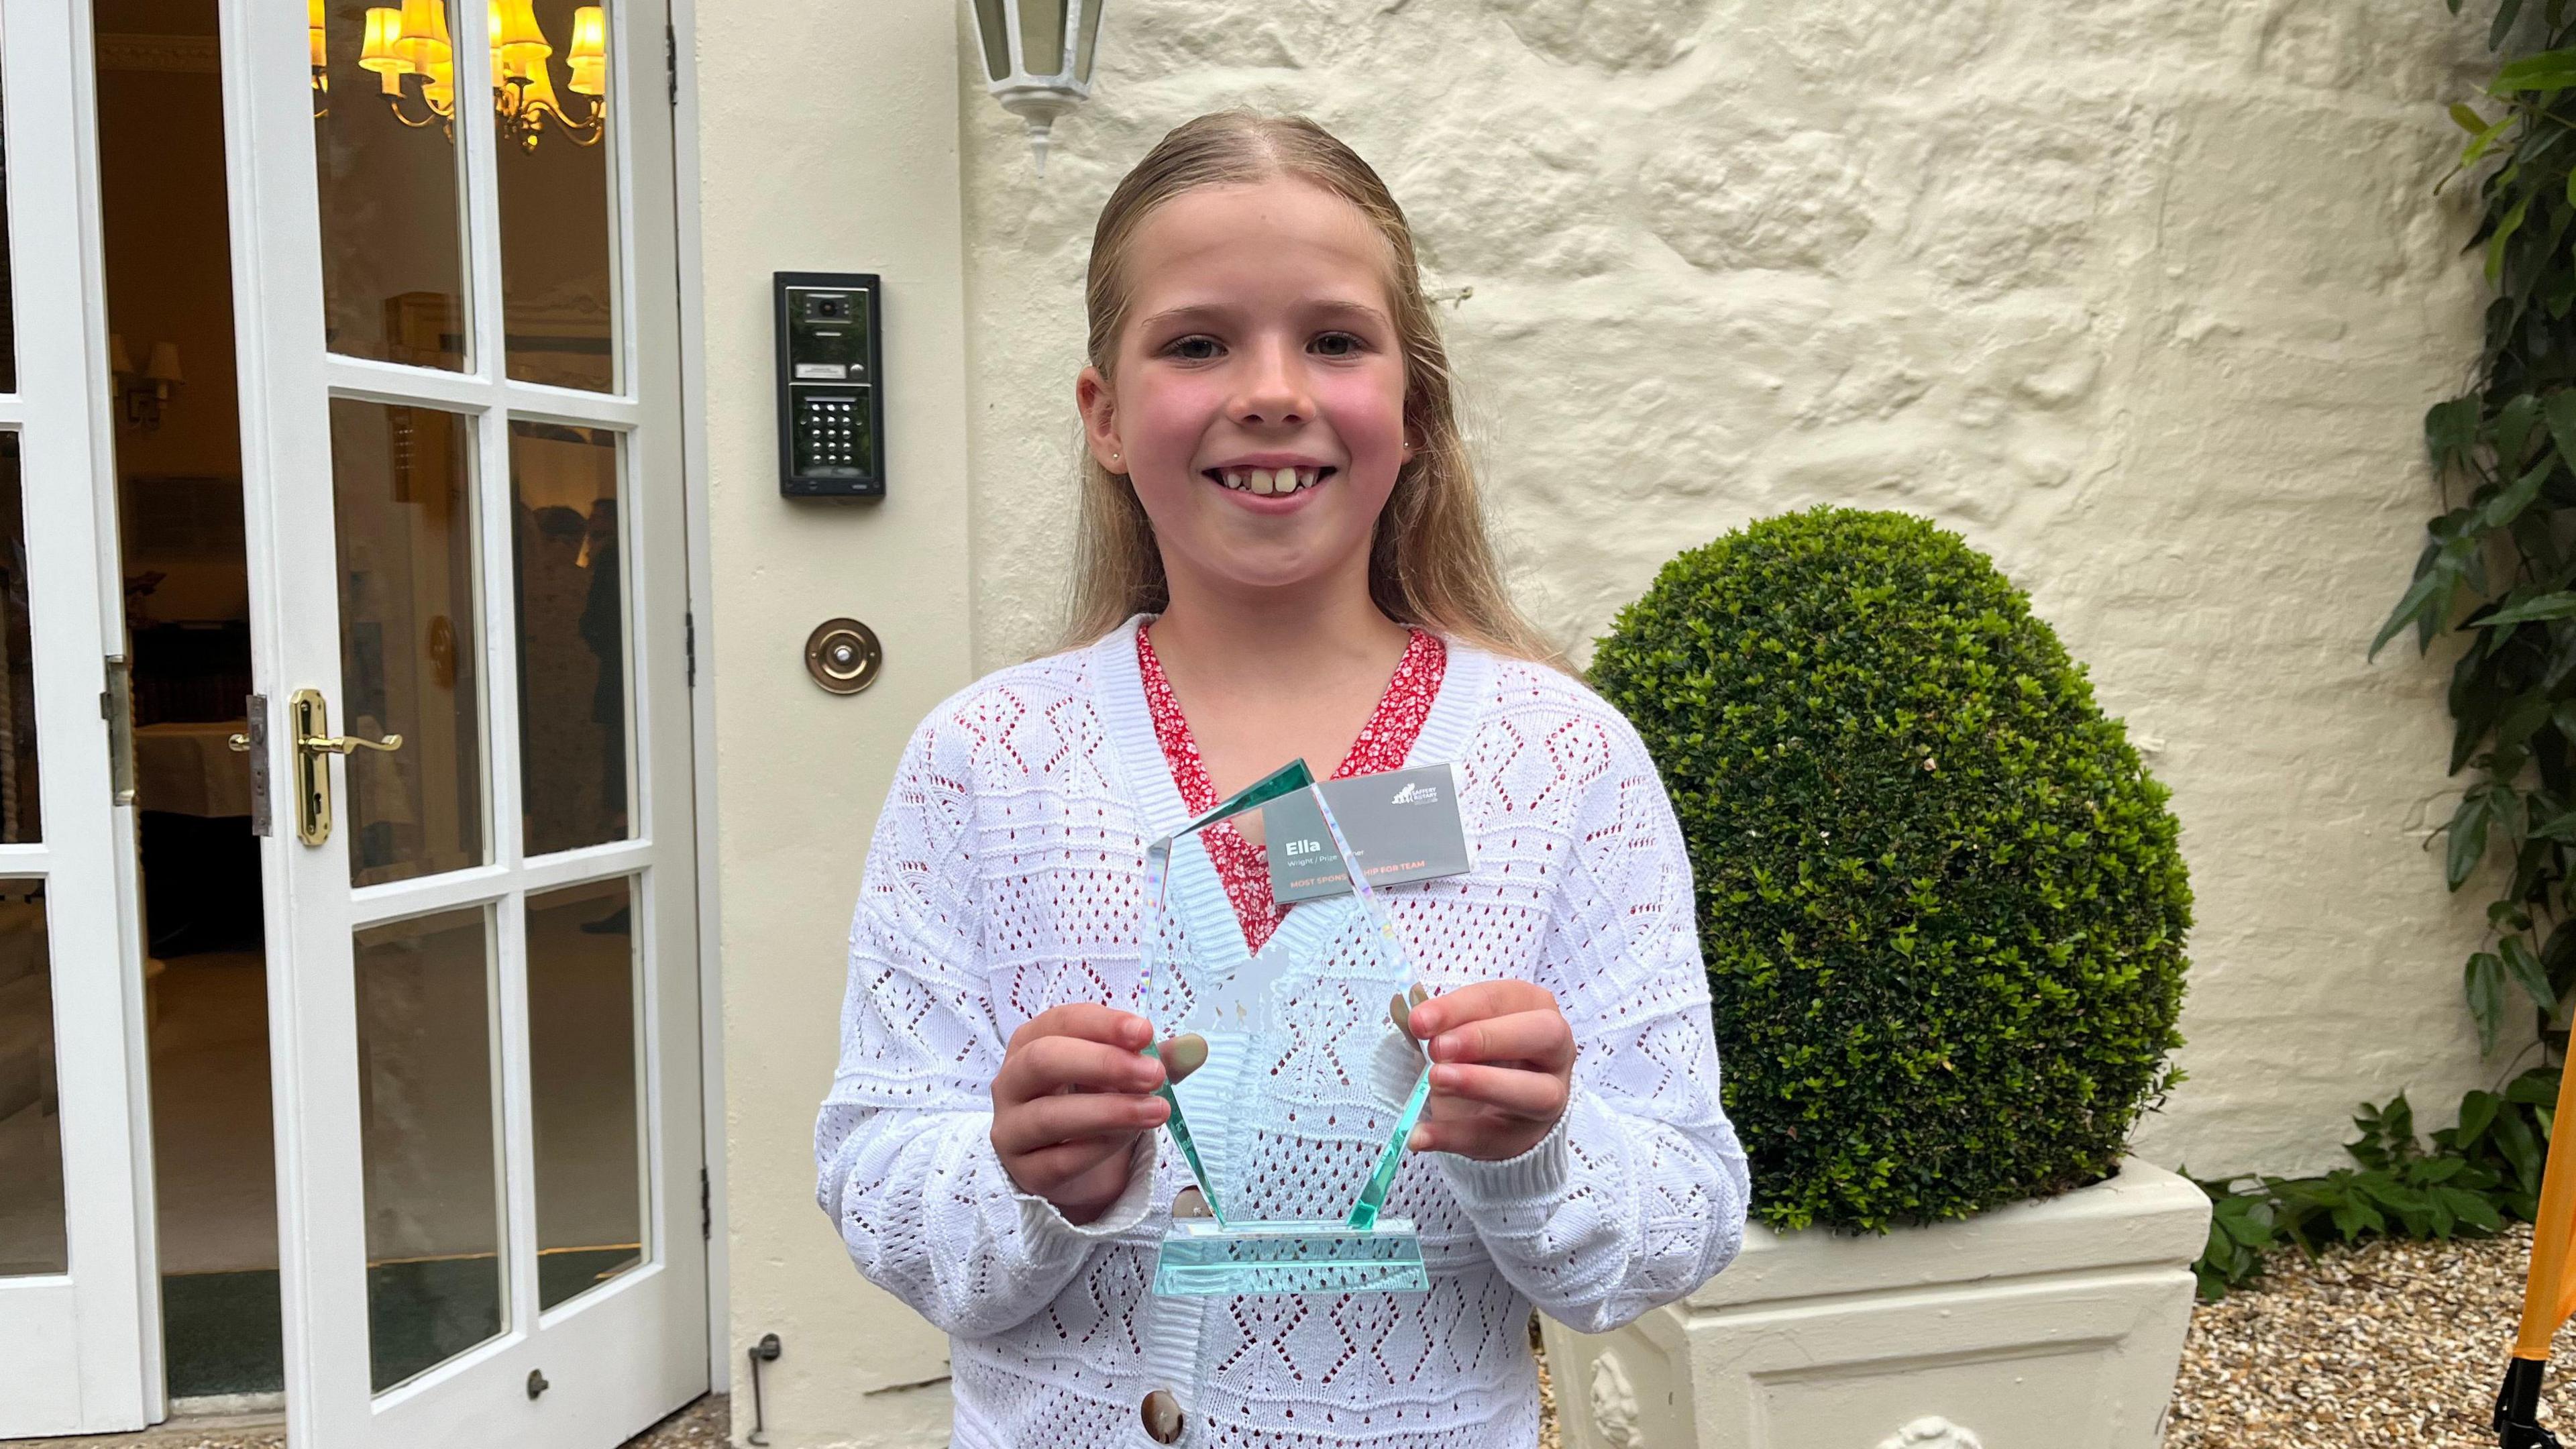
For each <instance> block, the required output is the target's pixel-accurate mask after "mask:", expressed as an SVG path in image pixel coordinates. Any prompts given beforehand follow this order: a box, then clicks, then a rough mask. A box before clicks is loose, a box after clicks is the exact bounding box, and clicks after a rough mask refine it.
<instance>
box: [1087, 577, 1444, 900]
mask: <svg viewBox="0 0 2576 1449" xmlns="http://www.w3.org/2000/svg"><path fill="white" fill-rule="evenodd" d="M1151 627H1152V626H1151V625H1147V624H1140V625H1138V626H1137V629H1136V666H1137V669H1138V671H1139V672H1141V673H1142V674H1143V675H1144V677H1145V704H1146V707H1147V708H1148V709H1149V710H1151V711H1152V713H1153V716H1154V738H1155V740H1156V741H1157V742H1159V743H1160V744H1161V745H1162V747H1163V759H1164V761H1165V762H1166V763H1168V764H1169V765H1170V766H1171V769H1172V783H1173V784H1174V785H1176V786H1178V787H1179V788H1180V792H1181V804H1182V805H1183V807H1185V808H1186V809H1187V810H1188V811H1189V812H1190V814H1192V815H1193V816H1196V815H1204V814H1206V813H1207V812H1208V811H1210V810H1214V809H1215V808H1216V807H1217V796H1216V782H1215V781H1213V780H1211V779H1209V778H1208V772H1207V763H1206V762H1205V761H1204V760H1201V759H1200V758H1199V747H1198V741H1196V740H1194V739H1192V738H1191V737H1190V726H1189V721H1187V720H1185V719H1183V718H1182V717H1181V705H1180V701H1179V700H1177V699H1175V698H1173V696H1172V682H1171V680H1170V679H1169V678H1167V677H1166V676H1165V675H1164V673H1163V665H1162V661H1161V660H1159V659H1157V658H1155V657H1154V645H1153V641H1152V640H1151V639H1149V638H1148V637H1147V631H1148V630H1149V629H1150V628H1151ZM1448 662H1449V648H1448V646H1447V645H1445V644H1443V643H1441V642H1440V636H1439V635H1437V634H1434V633H1432V632H1430V631H1429V630H1427V629H1420V628H1416V629H1414V630H1413V637H1412V638H1411V639H1410V640H1409V641H1407V643H1406V644H1405V646H1404V657H1403V658H1401V659H1399V660H1397V661H1396V664H1395V673H1394V674H1393V675H1392V676H1390V677H1389V678H1388V680H1387V682H1386V693H1384V694H1383V695H1380V696H1379V697H1378V702H1377V710H1376V712H1375V713H1373V714H1371V715H1370V716H1369V720H1368V723H1367V724H1364V725H1362V726H1360V732H1359V736H1358V738H1356V739H1354V740H1352V741H1351V752H1350V753H1349V754H1348V755H1347V756H1345V757H1343V760H1342V763H1341V765H1340V766H1339V767H1338V768H1337V769H1335V770H1334V771H1333V774H1332V778H1333V779H1336V780H1339V779H1342V778H1344V777H1345V776H1349V775H1375V774H1380V773H1383V772H1385V771H1388V770H1400V769H1403V768H1404V757H1405V756H1406V755H1407V754H1408V753H1410V752H1411V751H1412V749H1413V741H1414V739H1415V737H1416V736H1418V735H1420V734H1421V733H1422V725H1423V721H1425V720H1427V719H1429V718H1430V717H1431V702H1432V700H1433V699H1435V698H1437V697H1438V695H1439V693H1440V676H1441V673H1442V672H1443V670H1444V669H1445V668H1446V667H1447V665H1448ZM1206 838H1207V847H1208V858H1209V859H1210V860H1212V861H1214V862H1215V864H1216V873H1217V878H1218V879H1219V880H1221V881H1223V882H1224V883H1225V893H1226V897H1227V899H1229V900H1231V901H1233V902H1234V913H1235V915H1236V917H1237V918H1239V919H1240V920H1241V921H1242V922H1243V938H1244V941H1245V942H1246V943H1247V944H1248V945H1250V946H1251V948H1252V949H1253V950H1255V951H1258V950H1260V949H1261V946H1262V943H1263V942H1265V941H1268V940H1269V939H1270V933H1271V932H1272V931H1275V930H1277V929H1278V928H1279V923H1280V922H1281V921H1282V920H1284V919H1286V918H1287V915H1288V908H1287V907H1285V906H1282V905H1280V904H1279V903H1278V902H1276V901H1274V900H1272V899H1271V896H1270V857H1269V852H1267V851H1266V850H1264V849H1262V848H1261V847H1259V846H1256V845H1254V844H1253V843H1252V842H1251V841H1249V840H1246V839H1245V838H1244V837H1243V833H1242V832H1241V831H1239V830H1236V829H1235V828H1234V824H1233V822H1232V821H1226V822H1223V823H1220V824H1217V825H1214V826H1210V827H1209V828H1208V830H1207V836H1206Z"/></svg>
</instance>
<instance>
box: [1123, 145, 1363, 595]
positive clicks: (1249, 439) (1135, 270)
mask: <svg viewBox="0 0 2576 1449" xmlns="http://www.w3.org/2000/svg"><path fill="white" fill-rule="evenodd" d="M1388 264H1389V258H1388V255H1387V247H1386V243H1385V241H1384V239H1382V238H1381V237H1380V236H1379V235H1378V234H1377V232H1376V230H1375V229H1374V228H1373V227H1371V226H1370V225H1369V223H1368V220H1367V218H1366V217H1364V216H1362V215H1361V214H1360V211H1359V209H1358V208H1357V207H1355V206H1353V205H1351V204H1350V203H1349V202H1347V201H1344V200H1343V199H1341V198H1340V197H1338V196H1335V195H1333V194H1332V193H1330V192H1328V191H1324V190H1321V189H1319V188H1317V187H1314V186H1312V185H1309V184H1307V183H1306V182H1303V181H1297V180H1290V179H1278V180H1271V181H1264V182H1259V183H1257V184H1253V185H1247V186H1224V187H1202V188H1200V189H1198V190H1196V191H1191V192H1186V193H1184V194H1182V195H1180V196H1177V197H1174V198H1173V199H1172V200H1170V201H1168V202H1165V203H1164V204H1163V205H1161V206H1160V207H1158V208H1156V209H1155V211H1154V212H1153V214H1152V215H1150V216H1148V217H1147V218H1146V220H1145V222H1144V225H1143V226H1141V227H1140V228H1138V229H1137V231H1136V233H1135V236H1134V238H1133V240H1132V245H1131V249H1130V251H1129V253H1128V255H1127V258H1126V262H1125V273H1126V280H1127V283H1128V286H1129V289H1130V291H1129V300H1128V310H1127V321H1126V324H1125V326H1124V327H1123V329H1122V335H1121V336H1120V337H1119V339H1118V352H1117V356H1116V359H1115V362H1114V363H1113V365H1112V369H1111V371H1112V376H1111V377H1109V378H1103V377H1102V376H1101V375H1100V371H1099V369H1097V368H1085V369H1083V372H1082V377H1081V380H1080V381H1079V382H1078V383H1077V384H1076V386H1075V397H1076V400H1077V401H1078V402H1079V403H1080V404H1081V407H1082V412H1083V421H1084V426H1085V430H1086V432H1087V434H1088V437H1089V440H1090V446H1091V451H1092V456H1093V457H1095V458H1096V459H1098V460H1099V462H1100V465H1101V466H1102V467H1104V468H1107V469H1108V470H1109V471H1110V472H1112V473H1123V474H1125V475H1126V476H1127V478H1128V480H1129V481H1130V483H1131V484H1132V485H1133V486H1134V487H1135V489H1136V496H1137V498H1138V499H1139V500H1140V501H1141V502H1142V503H1143V504H1144V507H1145V514H1146V516H1147V517H1148V518H1150V519H1151V520H1152V521H1153V524H1154V534H1155V538H1156V540H1157V542H1158V543H1159V544H1160V546H1161V549H1162V553H1163V563H1164V568H1165V571H1166V572H1167V573H1168V574H1170V575H1172V577H1173V582H1174V583H1175V584H1176V585H1184V586H1186V584H1196V585H1198V586H1200V587H1213V588H1217V589H1221V590H1225V589H1231V590H1235V591H1241V590H1274V589H1280V588H1292V587H1296V586H1299V585H1305V584H1312V583H1315V582H1319V581H1324V580H1328V579H1331V578H1333V577H1335V576H1338V575H1342V574H1350V575H1352V576H1354V577H1355V578H1356V579H1357V580H1359V581H1360V582H1361V584H1362V586H1363V587H1365V580H1366V577H1367V561H1368V550H1369V539H1370V535H1371V531H1372V530H1373V529H1374V528H1375V526H1376V523H1377V516H1378V512H1379V510H1380V509H1381V508H1383V507H1384V506H1385V504H1386V499H1387V494H1388V493H1390V492H1392V491H1393V490H1394V487H1395V474H1396V469H1397V468H1399V467H1400V466H1402V465H1403V463H1404V461H1405V460H1406V459H1407V458H1408V457H1410V456H1411V453H1412V449H1411V448H1410V447H1408V446H1407V440H1406V438H1405V436H1404V380H1405V379H1404V357H1403V353H1402V351H1401V350H1400V348H1399V346H1398V342H1397V338H1396V331H1395V320H1394V317H1393V313H1392V309H1391V307H1390V304H1389V301H1388V297H1387V286H1386V277H1387V269H1388ZM1185 581H1186V582H1185Z"/></svg>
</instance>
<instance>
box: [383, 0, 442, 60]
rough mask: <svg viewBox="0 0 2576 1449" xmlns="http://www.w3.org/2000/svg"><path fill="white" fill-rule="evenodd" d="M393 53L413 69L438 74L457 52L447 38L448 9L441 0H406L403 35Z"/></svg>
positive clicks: (397, 41)
mask: <svg viewBox="0 0 2576 1449" xmlns="http://www.w3.org/2000/svg"><path fill="white" fill-rule="evenodd" d="M393 51H394V54H396V55H398V56H401V57H402V58H403V59H404V60H406V61H408V62H410V63H411V68H412V69H414V70H417V71H425V72H428V73H430V74H432V75H435V74H436V73H437V72H438V69H439V68H440V67H442V66H445V65H446V64H448V62H449V60H450V58H451V57H453V56H454V55H455V53H456V47H455V45H454V44H453V43H451V42H450V41H449V40H448V38H447V6H446V5H445V4H443V3H441V0H403V7H402V34H401V35H400V37H399V38H397V39H396V40H395V41H394V45H393Z"/></svg>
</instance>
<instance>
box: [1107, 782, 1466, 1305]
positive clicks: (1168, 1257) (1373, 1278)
mask: <svg viewBox="0 0 2576 1449" xmlns="http://www.w3.org/2000/svg"><path fill="white" fill-rule="evenodd" d="M1299 790H1303V791H1306V792H1307V793H1308V794H1309V795H1310V796H1312V797H1313V800H1314V804H1315V807H1316V809H1317V810H1318V811H1320V812H1321V813H1322V816H1323V822H1324V830H1325V832H1326V834H1327V835H1328V836H1329V837H1330V840H1331V844H1332V848H1333V849H1334V850H1335V851H1337V852H1338V853H1339V858H1340V861H1341V868H1342V871H1343V873H1344V876H1345V877H1346V878H1347V879H1348V880H1349V882H1350V889H1349V890H1348V891H1346V892H1342V893H1339V894H1334V895H1328V896H1323V897H1320V898H1318V899H1314V900H1308V901H1303V902H1300V903H1299V904H1297V905H1294V906H1291V907H1290V908H1289V910H1288V913H1287V916H1286V918H1285V919H1283V920H1281V921H1280V923H1279V926H1278V929H1277V930H1276V931H1275V932H1273V933H1272V935H1271V936H1270V938H1269V940H1268V941H1266V942H1265V943H1264V944H1263V946H1262V949H1261V950H1260V951H1258V952H1254V951H1252V950H1251V949H1250V948H1249V945H1248V943H1247V942H1246V940H1245V937H1244V935H1243V930H1242V926H1241V923H1240V921H1239V919H1238V918H1237V916H1236V915H1235V912H1234V906H1233V903H1232V902H1231V900H1229V899H1228V897H1227V895H1226V892H1225V887H1224V884H1223V882H1222V881H1221V880H1220V878H1219V877H1218V875H1217V872H1216V866H1215V864H1214V858H1213V857H1212V855H1211V853H1210V852H1211V850H1212V849H1218V850H1223V849H1238V850H1240V849H1245V847H1244V846H1243V844H1242V841H1241V839H1240V837H1234V838H1232V839H1226V838H1221V837H1219V836H1211V835H1210V834H1209V833H1208V832H1209V831H1210V830H1211V829H1212V827H1215V826H1217V825H1219V824H1221V823H1223V822H1226V821H1230V820H1234V819H1236V818H1237V817H1239V816H1242V815H1244V814H1246V813H1247V812H1250V811H1254V810H1257V809H1259V808H1260V807H1261V806H1262V805H1264V804H1265V803H1267V802H1269V801H1272V800H1276V799H1279V798H1281V797H1282V796H1285V795H1288V794H1290V793H1292V792H1295V791H1299ZM1223 836H1228V837H1232V836H1234V832H1233V831H1227V832H1223ZM1320 845H1321V842H1320V841H1295V840H1281V839H1279V838H1277V836H1276V834H1275V833H1274V835H1273V838H1272V839H1271V840H1270V841H1269V848H1270V849H1271V850H1274V851H1276V850H1282V849H1289V850H1298V849H1303V850H1307V851H1310V852H1314V853H1317V854H1320ZM1358 859H1359V857H1358V856H1357V855H1356V854H1355V853H1354V852H1353V851H1352V849H1351V846H1350V842H1349V840H1348V839H1347V838H1345V837H1344V835H1343V833H1342V827H1341V824H1340V822H1338V821H1336V820H1335V819H1334V818H1333V812H1332V809H1331V807H1330V806H1328V805H1326V804H1325V802H1324V794H1323V791H1321V790H1320V789H1317V788H1316V786H1315V780H1314V776H1313V775H1312V774H1311V773H1310V772H1309V771H1308V770H1307V768H1306V763H1305V761H1303V760H1298V761H1295V762H1293V763H1291V764H1289V765H1288V766H1287V767H1286V768H1284V769H1281V770H1279V771H1278V772H1277V773H1275V774H1273V775H1271V776H1270V777H1269V778H1267V779H1264V780H1262V781H1260V782H1259V783H1257V784H1255V785H1253V786H1251V787H1250V788H1248V789H1246V790H1244V791H1243V792H1242V793H1241V794H1238V795H1236V796H1235V797H1234V798H1233V799H1231V800H1228V801H1226V802H1225V803H1223V804H1221V805H1219V806H1218V807H1217V808H1216V809H1214V810H1212V811H1209V812H1208V813H1207V814H1206V815H1204V816H1202V817H1200V818H1199V819H1197V820H1195V821H1192V822H1191V823H1190V824H1189V825H1187V826H1185V827H1183V828H1182V829H1181V830H1179V831H1177V832H1175V833H1174V834H1172V835H1170V836H1166V837H1164V838H1163V839H1160V840H1157V841H1154V842H1153V843H1152V844H1151V845H1149V846H1148V847H1147V849H1146V874H1145V905H1146V912H1147V914H1146V917H1145V936H1144V946H1145V950H1144V961H1145V980H1144V991H1143V1000H1144V1004H1145V1008H1146V1013H1147V1015H1148V1017H1149V1018H1150V1019H1151V1020H1152V1021H1153V1023H1154V1028H1155V1033H1156V1036H1157V1038H1158V1044H1157V1045H1155V1046H1149V1047H1147V1048H1146V1049H1145V1050H1146V1051H1147V1052H1148V1053H1149V1054H1153V1055H1158V1056H1160V1057H1161V1058H1162V1059H1163V1062H1164V1069H1165V1082H1164V1085H1163V1087H1162V1088H1161V1089H1160V1090H1161V1095H1162V1096H1163V1097H1164V1098H1165V1099H1166V1100H1167V1101H1169V1102H1170V1104H1171V1115H1170V1117H1169V1119H1168V1120H1167V1122H1166V1123H1165V1130H1166V1131H1168V1132H1169V1133H1170V1134H1171V1138H1172V1142H1173V1145H1174V1146H1176V1147H1178V1148H1179V1149H1180V1154H1181V1158H1182V1160H1183V1161H1185V1162H1186V1163H1188V1165H1189V1170H1190V1176H1191V1179H1192V1183H1193V1185H1194V1188H1195V1194H1196V1196H1195V1198H1194V1197H1193V1195H1192V1194H1193V1189H1192V1188H1184V1189H1182V1191H1181V1192H1180V1194H1179V1195H1178V1197H1179V1201H1178V1202H1177V1203H1176V1204H1175V1207H1174V1215H1173V1218H1172V1222H1171V1226H1170V1228H1169V1229H1168V1231H1167V1232H1166V1233H1165V1235H1164V1237H1163V1241H1162V1246H1161V1249H1160V1252H1159V1253H1158V1255H1157V1258H1156V1261H1155V1265H1154V1283H1153V1290H1154V1292H1156V1293H1159V1294H1170V1295H1213V1294H1224V1295H1232V1294H1239V1293H1403V1292H1413V1293H1419V1292H1426V1291H1428V1290H1429V1288H1430V1286H1431V1284H1430V1278H1429V1277H1428V1275H1427V1274H1426V1273H1425V1271H1424V1269H1423V1263H1422V1243H1421V1240H1420V1238H1419V1237H1417V1236H1416V1235H1415V1232H1414V1227H1413V1224H1412V1223H1411V1222H1410V1221H1407V1220H1405V1219H1402V1218H1389V1217H1384V1216H1381V1215H1380V1210H1381V1209H1382V1208H1383V1206H1384V1205H1385V1202H1386V1194H1387V1189H1388V1188H1389V1186H1391V1185H1392V1184H1393V1183H1394V1181H1395V1175H1396V1171H1397V1169H1398V1168H1400V1167H1402V1166H1403V1165H1404V1158H1405V1139H1406V1138H1407V1137H1408V1136H1410V1135H1411V1134H1412V1131H1413V1127H1414V1124H1415V1122H1416V1121H1418V1120H1419V1119H1420V1118H1421V1116H1422V1108H1423V1104H1424V1102H1425V1101H1426V1100H1427V1099H1428V1098H1429V1096H1430V1093H1431V1078H1430V1071H1429V1065H1428V1062H1427V1060H1426V1059H1425V1057H1424V1054H1423V1050H1422V1047H1421V1045H1420V1044H1419V1043H1418V1042H1416V1041H1415V1039H1414V1037H1413V1035H1412V1030H1411V1026H1410V1023H1409V1020H1408V1016H1409V1012H1410V1008H1411V1006H1412V1005H1414V1004H1418V1003H1419V1002H1420V1001H1421V1000H1422V999H1423V996H1422V992H1421V988H1420V987H1419V986H1418V985H1417V984H1416V982H1415V980H1414V976H1413V970H1412V967H1411V965H1410V963H1409V962H1408V961H1407V960H1406V958H1405V954H1404V947H1403V944H1402V942H1401V941H1400V940H1399V939H1398V938H1397V936H1396V934H1395V926H1394V922H1393V921H1392V920H1391V919H1390V918H1389V917H1388V914H1387V910H1386V903H1385V901H1384V900H1383V899H1382V898H1380V897H1379V896H1378V895H1377V894H1376V893H1375V892H1374V891H1372V890H1371V889H1370V887H1369V883H1368V878H1367V874H1366V872H1365V871H1364V870H1362V869H1360V868H1359V866H1358V865H1357V864H1356V862H1357V861H1358Z"/></svg>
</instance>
